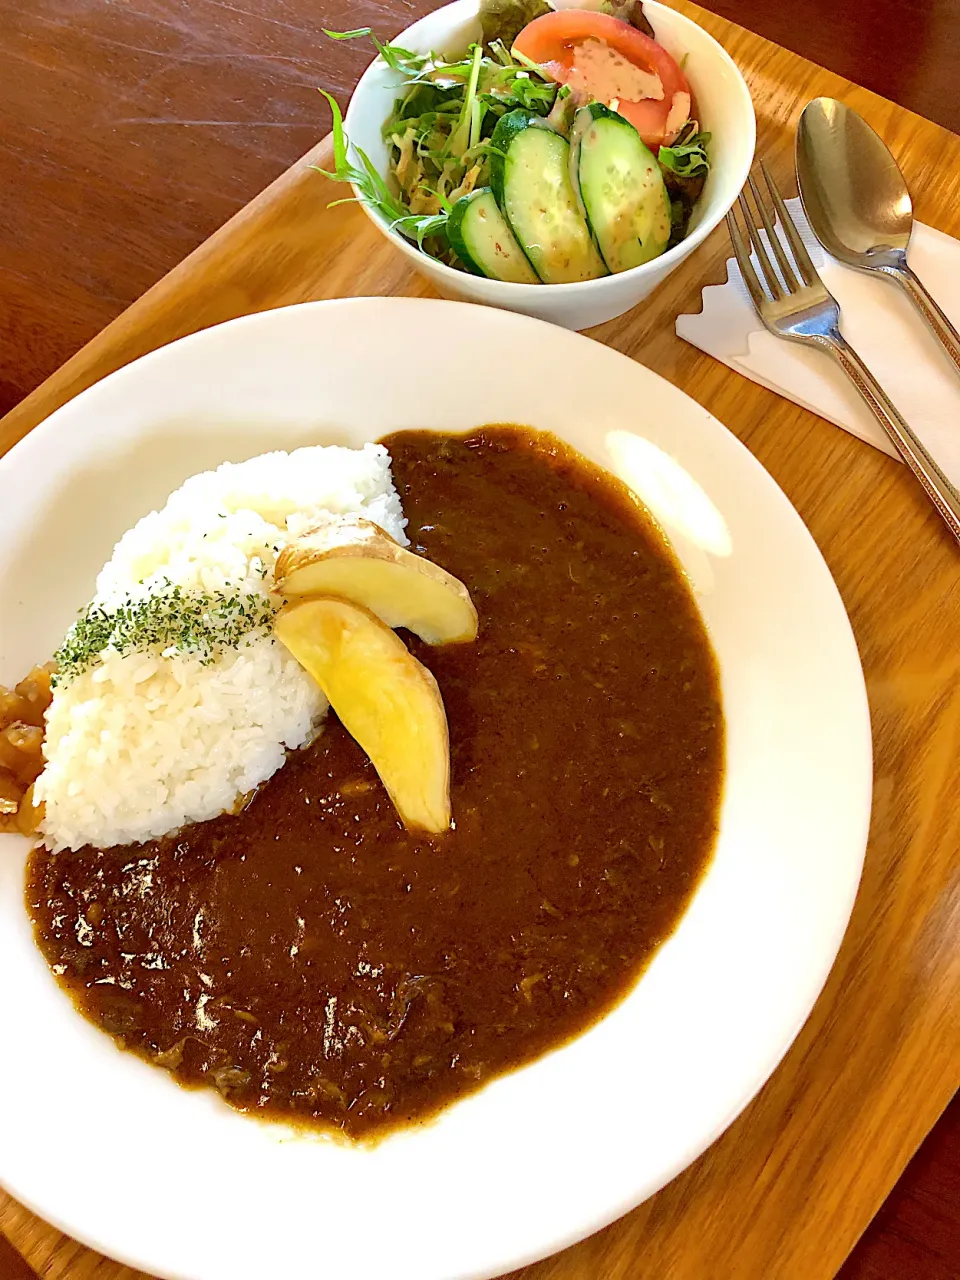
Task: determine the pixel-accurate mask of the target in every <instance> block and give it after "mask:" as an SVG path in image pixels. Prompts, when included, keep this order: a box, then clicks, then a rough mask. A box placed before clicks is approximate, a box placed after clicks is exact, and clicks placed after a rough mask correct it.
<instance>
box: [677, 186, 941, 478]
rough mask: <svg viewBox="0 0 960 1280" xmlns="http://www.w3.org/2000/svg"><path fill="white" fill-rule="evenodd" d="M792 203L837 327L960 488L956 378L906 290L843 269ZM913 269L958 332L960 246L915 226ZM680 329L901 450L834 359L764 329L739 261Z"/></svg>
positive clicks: (793, 396) (733, 363) (753, 374)
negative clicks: (833, 303)
mask: <svg viewBox="0 0 960 1280" xmlns="http://www.w3.org/2000/svg"><path fill="white" fill-rule="evenodd" d="M787 206H788V208H789V209H790V212H791V214H792V215H793V218H794V220H795V222H796V224H797V227H798V229H799V231H800V233H801V235H802V236H803V240H804V243H805V244H806V246H807V248H808V250H809V251H810V256H811V258H812V259H813V261H814V264H815V265H816V268H817V270H818V271H819V272H820V275H821V276H822V277H823V282H824V284H825V285H826V286H827V288H828V289H829V290H830V292H831V293H832V294H833V295H834V297H835V298H836V299H837V301H838V302H839V304H840V313H841V317H840V327H841V329H842V331H843V333H844V336H845V337H846V338H847V340H848V341H849V342H850V343H851V344H852V346H853V347H854V348H855V349H856V350H857V352H858V353H859V355H860V356H861V358H862V359H863V361H864V362H865V363H866V364H867V365H868V366H869V368H870V371H871V372H872V374H873V376H874V377H875V378H876V379H877V381H878V382H879V383H880V384H881V385H882V386H883V389H884V390H885V391H886V393H887V395H888V396H889V397H890V399H891V400H892V401H893V403H894V404H895V405H896V406H897V408H898V409H899V410H900V412H901V413H902V414H903V416H904V418H906V420H907V422H909V424H910V426H911V427H913V429H914V431H915V432H916V433H917V435H918V436H919V437H920V439H921V440H922V441H923V443H924V444H925V445H926V447H927V448H928V449H929V451H930V453H931V454H932V455H933V456H934V457H935V458H936V460H937V462H939V464H940V466H941V467H942V468H943V470H944V471H945V472H946V474H947V475H948V476H949V477H950V479H951V480H952V481H953V483H954V484H956V485H958V486H960V375H958V374H957V372H956V370H955V369H954V367H953V365H952V364H951V362H950V361H949V360H948V359H947V357H946V355H945V354H944V352H943V350H942V348H941V347H940V344H939V343H938V342H937V340H936V339H935V338H934V337H933V335H932V334H931V333H930V332H929V330H928V329H927V327H926V325H925V324H924V322H923V320H921V318H920V316H919V315H918V313H917V312H916V311H915V310H914V308H913V306H912V304H911V303H910V302H909V300H908V299H907V298H906V296H905V295H904V294H903V292H902V290H901V289H900V288H899V286H898V285H896V284H895V283H894V282H893V281H890V280H886V279H883V278H882V277H881V278H878V277H875V276H873V275H868V274H867V273H866V272H863V271H855V270H854V269H853V268H852V267H845V266H842V265H841V264H840V263H839V262H837V261H836V259H835V258H831V257H830V255H829V254H828V253H826V252H825V251H824V250H823V249H822V248H821V247H820V245H819V243H818V242H817V240H816V239H815V237H814V235H813V233H812V231H811V230H810V228H809V226H808V224H807V220H806V218H805V217H804V215H803V209H802V207H801V204H800V201H799V199H794V200H788V201H787ZM909 259H910V265H911V266H912V267H913V269H914V271H916V273H917V275H918V276H919V277H920V278H921V279H922V280H923V282H924V284H925V285H926V286H927V288H928V289H929V290H930V292H931V293H932V294H933V295H934V297H935V298H936V299H937V301H938V302H939V304H940V306H941V307H942V308H943V310H944V311H945V312H946V313H947V315H948V316H949V317H950V319H951V320H952V322H953V323H954V324H955V325H957V326H958V327H960V242H958V241H956V240H954V239H953V238H952V237H951V236H947V235H944V234H943V232H942V231H935V230H934V229H933V227H928V226H925V225H924V224H923V223H916V224H915V226H914V231H913V238H912V240H911V241H910V249H909ZM677 333H678V335H679V336H680V337H681V338H685V339H686V341H687V342H692V343H693V345H694V346H696V347H700V349H701V350H703V351H706V352H707V353H708V354H709V355H712V356H715V357H716V359H718V360H722V361H723V363H724V364H726V365H729V366H730V368H731V369H735V370H736V371H737V372H738V373H742V374H745V375H746V376H747V377H748V378H752V379H753V381H754V382H759V383H760V384H761V385H762V386H765V387H769V388H770V389H771V390H772V391H776V392H777V393H778V394H780V395H784V396H787V397H788V398H789V399H790V400H794V401H795V402H796V403H797V404H799V405H803V407H804V408H806V409H810V410H812V411H813V412H814V413H819V414H820V415H821V416H822V417H824V418H827V419H828V420H829V421H830V422H833V423H835V424H836V426H838V427H843V428H844V429H845V430H847V431H850V432H852V433H853V434H854V435H855V436H859V437H860V439H861V440H866V441H868V442H869V443H870V444H872V445H875V446H876V447H877V448H878V449H882V450H883V451H884V452H885V453H889V454H890V455H891V456H893V457H896V456H897V453H896V449H895V448H894V446H893V445H892V444H891V443H890V441H889V440H888V438H887V436H886V434H885V433H884V431H883V429H882V428H881V427H880V424H879V423H878V422H877V421H876V419H875V418H874V417H873V415H872V414H871V412H870V410H869V409H868V408H867V407H866V405H864V403H863V401H862V400H861V399H860V397H859V396H858V395H857V393H856V391H855V390H854V389H853V387H852V385H851V384H850V383H849V382H848V380H847V378H846V377H845V376H844V374H843V373H842V372H841V371H840V369H839V368H838V367H837V366H836V365H835V364H834V362H833V360H832V359H831V357H830V356H828V355H826V354H825V353H822V352H819V351H812V350H809V349H807V348H804V347H800V346H798V345H797V344H796V343H793V342H786V341H784V340H783V339H782V338H775V337H774V336H773V334H772V333H768V332H767V331H766V329H764V328H763V326H762V324H761V322H760V320H759V318H758V316H757V314H756V312H755V311H754V309H753V304H752V302H751V301H750V295H749V294H748V293H747V288H746V285H745V284H744V283H743V277H742V276H741V274H740V268H739V267H738V266H737V263H736V260H735V259H734V258H730V259H728V261H727V283H726V284H724V285H708V286H707V288H706V289H704V291H703V310H702V311H701V312H700V314H699V315H682V316H679V317H678V318H677Z"/></svg>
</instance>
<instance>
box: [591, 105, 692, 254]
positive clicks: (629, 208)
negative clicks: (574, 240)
mask: <svg viewBox="0 0 960 1280" xmlns="http://www.w3.org/2000/svg"><path fill="white" fill-rule="evenodd" d="M570 142H571V148H570V160H571V173H572V177H573V181H574V183H575V184H576V189H577V192H578V194H579V197H580V202H581V205H582V208H583V211H584V213H585V214H586V218H587V222H588V223H589V225H590V230H591V231H592V233H593V235H594V237H595V239H596V242H597V245H598V246H599V249H600V252H601V253H602V254H603V260H604V262H605V263H606V264H607V266H608V267H609V268H610V270H611V271H612V272H614V273H616V272H619V271H628V270H629V269H630V268H631V267H639V266H642V265H643V263H645V262H649V261H650V260H651V259H652V258H659V256H660V254H661V253H663V251H664V250H665V249H666V247H667V242H668V241H669V239H670V199H669V197H668V196H667V189H666V187H665V186H664V185H663V177H662V175H661V173H660V166H659V165H658V164H657V161H656V158H655V157H654V155H653V153H652V152H651V151H649V150H648V149H647V147H646V146H644V144H643V142H642V140H641V138H640V135H639V133H637V131H636V129H635V128H634V127H633V125H632V124H630V122H629V121H628V120H624V118H623V116H620V115H617V114H616V112H614V111H610V110H609V109H608V108H607V107H604V106H601V104H600V103H599V102H591V103H590V105H589V106H587V107H581V108H580V110H579V111H578V112H577V114H576V116H575V117H574V121H573V130H572V132H571V135H570Z"/></svg>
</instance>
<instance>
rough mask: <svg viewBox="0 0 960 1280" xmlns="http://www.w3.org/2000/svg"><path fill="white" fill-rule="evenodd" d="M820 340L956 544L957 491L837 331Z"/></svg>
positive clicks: (959, 535)
mask: <svg viewBox="0 0 960 1280" xmlns="http://www.w3.org/2000/svg"><path fill="white" fill-rule="evenodd" d="M822 341H823V344H824V346H825V347H826V348H827V350H828V351H829V352H830V353H831V355H832V356H833V357H834V359H835V360H836V361H837V363H838V364H839V365H840V368H841V369H842V370H843V371H844V373H845V374H846V375H847V377H848V378H849V379H850V381H851V382H852V383H853V385H854V386H855V387H856V389H857V390H858V391H859V393H860V395H861V396H862V397H863V399H864V401H865V402H866V404H867V405H868V406H869V407H870V409H871V410H872V412H873V415H874V417H875V418H876V419H877V421H878V422H879V423H880V425H881V427H883V429H884V431H886V433H887V435H888V436H889V437H890V439H891V440H892V441H893V443H894V444H895V445H896V447H897V452H898V453H899V454H900V456H901V458H903V460H904V462H905V463H906V464H907V466H908V467H909V468H910V470H911V471H912V472H913V474H914V475H915V476H916V477H917V479H918V480H919V481H920V483H921V484H922V485H923V487H924V489H925V490H926V492H927V496H928V497H929V499H930V501H931V502H932V503H933V505H934V506H935V507H936V509H937V511H938V512H939V513H940V515H941V516H942V518H943V521H944V523H945V524H946V526H947V528H948V529H949V530H950V532H951V533H952V534H953V536H954V538H956V540H957V542H958V543H960V493H957V490H956V489H955V488H954V487H953V485H952V484H951V483H950V481H949V480H948V479H947V477H946V476H945V475H944V473H943V472H942V471H941V470H940V468H939V467H938V466H937V464H936V462H934V460H933V458H931V456H930V454H929V453H928V452H927V451H926V449H925V448H924V446H923V445H922V443H921V442H920V440H919V439H918V438H917V436H916V435H914V432H913V430H912V428H911V427H910V426H908V424H907V423H906V422H905V421H904V420H903V418H902V417H901V416H900V414H899V412H898V411H897V409H896V408H895V407H894V405H893V403H892V402H891V400H890V397H889V396H888V395H887V393H886V392H885V391H884V389H883V388H882V387H881V386H880V384H879V382H877V380H876V378H875V377H874V376H873V374H872V373H871V372H870V370H869V369H868V368H867V366H866V365H865V364H864V363H863V361H862V360H861V359H860V357H859V356H858V355H857V353H856V351H854V349H853V347H851V345H850V343H849V342H847V340H846V338H845V337H844V336H843V334H842V333H841V332H840V330H839V329H834V330H833V331H832V332H831V333H829V334H827V335H825V336H824V337H823V339H822Z"/></svg>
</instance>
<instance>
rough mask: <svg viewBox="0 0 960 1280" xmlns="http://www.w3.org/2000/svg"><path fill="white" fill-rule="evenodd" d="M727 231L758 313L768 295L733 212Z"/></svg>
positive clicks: (728, 216)
mask: <svg viewBox="0 0 960 1280" xmlns="http://www.w3.org/2000/svg"><path fill="white" fill-rule="evenodd" d="M727 230H728V231H729V232H730V243H731V244H732V245H733V256H734V257H735V258H736V260H737V265H738V266H739V268H740V274H741V275H742V276H743V280H744V284H746V286H747V289H748V290H749V291H750V297H751V298H752V299H753V305H754V307H755V308H756V310H757V312H759V311H760V308H761V307H762V306H763V304H764V303H765V302H766V300H767V298H766V294H765V293H764V292H763V289H762V288H761V287H760V281H759V280H758V279H757V273H756V272H755V271H754V269H753V263H752V262H751V261H750V251H749V249H748V248H747V246H746V245H745V244H744V242H743V236H742V235H741V234H740V228H739V227H738V226H737V220H736V218H735V217H734V216H733V210H732V209H731V210H730V212H729V213H728V214H727Z"/></svg>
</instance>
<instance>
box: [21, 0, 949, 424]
mask: <svg viewBox="0 0 960 1280" xmlns="http://www.w3.org/2000/svg"><path fill="white" fill-rule="evenodd" d="M435 3H436V0H189V2H187V0H27V2H26V3H25V2H24V0H0V414H2V413H4V412H6V410H7V409H10V408H12V407H13V405H14V404H16V402H17V401H18V400H19V399H20V398H21V397H22V396H24V395H26V394H27V392H29V391H31V390H32V389H33V388H34V387H35V386H36V385H37V384H38V383H39V382H40V381H42V379H43V378H45V377H46V376H47V375H48V374H50V373H52V372H53V371H54V370H55V369H56V368H58V367H59V366H60V365H61V364H62V363H63V362H64V360H66V359H68V358H69V357H70V356H71V355H73V353H74V352H75V351H76V350H77V349H78V348H79V347H80V346H81V345H82V344H83V343H84V342H86V341H87V340H88V339H90V338H92V337H93V336H94V334H96V333H97V332H98V331H99V330H100V329H102V328H103V326H104V325H106V324H108V323H109V322H110V321H111V320H112V319H114V317H115V316H117V315H119V314H120V312H121V311H123V309H124V308H125V307H126V306H128V305H129V304H130V303H131V302H133V301H134V299H136V298H138V297H139V296H140V295H141V294H142V293H143V292H144V290H145V289H147V288H148V287H149V286H150V285H152V284H154V283H155V282H156V281H157V280H158V279H159V278H160V277H161V276H162V275H163V274H164V272H166V271H169V270H170V269H171V268H172V267H173V266H174V265H175V264H176V263H178V262H179V261H180V260H181V259H182V258H183V257H184V256H185V255H186V254H188V253H189V252H191V250H193V249H194V248H196V247H197V245H199V244H200V243H201V242H202V241H203V240H204V239H205V238H206V237H207V236H209V235H210V234H211V233H212V232H213V231H214V230H215V229H216V228H217V227H219V226H220V225H221V224H222V223H223V222H224V221H225V220H226V219H227V218H229V217H230V216H231V215H232V214H234V213H235V212H236V211H237V210H238V209H239V208H240V207H241V206H242V205H243V204H244V203H245V202H246V201H247V200H249V199H250V198H251V196H253V195H254V194H255V193H256V192H257V191H259V190H260V189H261V188H262V187H264V186H265V185H266V184H267V183H268V182H270V181H271V180H272V179H273V178H274V177H276V176H277V174H279V173H280V172H281V171H282V170H284V169H285V168H286V167H287V166H288V165H290V164H292V163H293V162H294V161H295V160H296V159H297V157H298V156H300V155H301V154H302V153H303V152H304V151H305V150H306V149H307V147H308V146H310V145H311V144H312V143H313V141H314V140H315V139H316V138H317V137H319V136H320V134H321V133H323V132H325V131H326V129H327V128H329V120H330V117H329V113H328V110H327V106H326V104H325V103H324V102H323V100H322V99H321V98H320V96H319V94H318V93H317V92H316V86H317V85H322V86H323V87H324V88H326V89H328V90H331V91H332V92H333V93H334V94H336V95H337V96H338V97H340V99H341V101H343V100H344V99H345V97H346V96H347V94H348V93H349V91H350V90H351V89H352V87H353V84H354V82H355V81H356V78H357V76H358V74H359V72H360V70H361V68H362V67H363V65H364V64H365V61H366V59H367V53H366V50H365V49H364V48H363V47H362V46H361V45H358V44H333V43H332V42H329V41H327V40H325V39H324V37H323V35H322V28H323V27H329V28H333V29H344V28H348V27H356V26H361V25H366V24H372V25H373V26H375V27H376V28H377V30H378V31H379V32H380V33H381V34H382V35H385V36H389V35H393V34H395V33H396V32H397V31H399V30H401V29H402V28H403V27H405V26H407V25H408V24H409V22H410V21H411V20H412V19H413V18H414V17H416V16H418V15H420V14H422V13H424V12H426V11H427V10H428V9H430V8H433V7H435ZM708 7H709V8H711V9H714V10H715V11H717V12H719V13H721V14H723V15H724V16H726V17H728V18H731V19H733V20H735V21H737V22H739V23H741V24H742V25H743V26H746V27H750V28H752V29H753V30H755V31H759V32H760V33H761V34H763V35H765V36H766V37H767V38H769V39H772V40H774V41H776V42H777V43H779V44H782V45H785V46H786V47H788V48H791V49H793V50H795V51H797V52H799V53H802V54H804V55H805V56H806V57H808V58H812V59H813V60H814V61H815V62H819V63H821V64H823V65H824V66H827V67H830V68H832V69H833V70H834V71H836V72H839V73H840V74H841V75H843V76H845V77H847V78H849V79H851V80H854V81H858V82H859V83H861V84H866V85H868V86H869V87H870V88H872V89H874V90H875V91H877V92H879V93H882V94H885V95H886V96H887V97H888V98H892V99H893V100H894V101H896V102H899V103H900V104H901V105H902V106H906V107H909V108H911V109H912V110H914V111H919V112H920V113H921V114H923V115H927V116H929V117H930V119H932V120H936V121H938V122H939V123H940V124H943V125H946V126H947V127H948V128H953V129H957V130H960V94H958V93H957V92H956V89H955V85H956V65H957V58H958V56H960V0H803V3H802V4H798V3H791V4H784V3H782V2H781V0H711V3H710V5H709V6H708Z"/></svg>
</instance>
